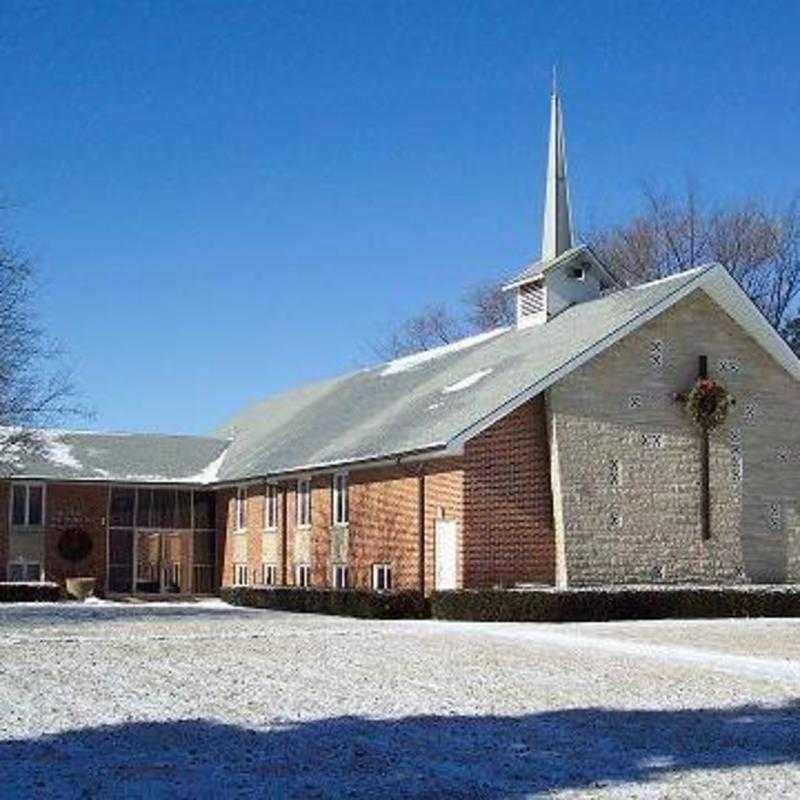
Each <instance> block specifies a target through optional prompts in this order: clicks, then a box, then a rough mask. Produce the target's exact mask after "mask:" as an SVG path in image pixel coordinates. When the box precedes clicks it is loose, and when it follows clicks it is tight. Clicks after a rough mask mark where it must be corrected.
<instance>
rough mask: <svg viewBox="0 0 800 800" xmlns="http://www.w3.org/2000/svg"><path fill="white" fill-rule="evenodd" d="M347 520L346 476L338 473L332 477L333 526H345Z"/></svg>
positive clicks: (348, 511) (348, 513)
mask: <svg viewBox="0 0 800 800" xmlns="http://www.w3.org/2000/svg"><path fill="white" fill-rule="evenodd" d="M349 518H350V509H349V507H348V502H347V474H346V473H344V472H340V473H338V474H336V475H334V476H333V524H334V525H347V522H348V520H349Z"/></svg>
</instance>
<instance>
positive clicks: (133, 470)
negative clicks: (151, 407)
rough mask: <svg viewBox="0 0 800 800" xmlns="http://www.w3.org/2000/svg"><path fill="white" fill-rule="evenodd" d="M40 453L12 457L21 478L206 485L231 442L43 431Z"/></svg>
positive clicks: (13, 467) (13, 470)
mask: <svg viewBox="0 0 800 800" xmlns="http://www.w3.org/2000/svg"><path fill="white" fill-rule="evenodd" d="M36 438H37V440H38V442H39V446H38V448H37V450H38V452H36V453H33V454H31V453H25V455H24V456H23V457H21V458H14V448H13V446H12V447H11V448H10V449H11V452H10V456H11V459H10V463H9V464H8V465H7V468H8V469H9V470H10V472H11V473H12V475H13V476H14V477H17V478H43V479H47V478H58V479H60V480H68V481H72V480H75V481H100V482H108V481H111V482H115V481H120V482H134V483H161V484H163V483H183V484H191V485H203V484H208V483H211V482H213V481H215V480H216V478H217V470H218V468H219V466H220V463H221V460H222V456H223V455H224V453H225V449H226V448H227V446H228V444H229V442H227V441H225V440H224V439H214V438H211V437H205V436H173V435H166V434H156V433H96V432H93V431H61V430H45V431H39V432H38V434H37V437H36Z"/></svg>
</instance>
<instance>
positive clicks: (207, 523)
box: [194, 492, 217, 529]
mask: <svg viewBox="0 0 800 800" xmlns="http://www.w3.org/2000/svg"><path fill="white" fill-rule="evenodd" d="M216 499H217V498H216V493H215V492H195V493H194V527H195V528H206V529H209V528H211V529H213V528H216V527H217V520H216V516H217V513H216Z"/></svg>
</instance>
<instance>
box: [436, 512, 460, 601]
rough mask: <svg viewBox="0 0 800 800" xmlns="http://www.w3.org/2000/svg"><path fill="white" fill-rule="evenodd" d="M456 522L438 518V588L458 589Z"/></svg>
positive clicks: (446, 589)
mask: <svg viewBox="0 0 800 800" xmlns="http://www.w3.org/2000/svg"><path fill="white" fill-rule="evenodd" d="M456 588H457V587H456V522H455V520H452V519H437V520H436V590H437V591H448V590H450V589H456Z"/></svg>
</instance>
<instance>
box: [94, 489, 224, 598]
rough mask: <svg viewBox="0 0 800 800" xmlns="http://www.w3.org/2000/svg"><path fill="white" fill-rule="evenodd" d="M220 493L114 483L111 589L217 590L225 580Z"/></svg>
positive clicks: (131, 591) (157, 591) (150, 592)
mask: <svg viewBox="0 0 800 800" xmlns="http://www.w3.org/2000/svg"><path fill="white" fill-rule="evenodd" d="M214 499H215V498H214V494H213V493H212V492H200V491H192V490H187V489H150V488H141V489H136V488H127V487H124V488H123V487H120V488H116V487H115V488H114V489H112V494H111V508H110V518H109V528H108V583H107V586H108V591H109V592H111V593H115V594H144V595H154V594H212V593H214V592H215V591H216V589H217V588H218V586H219V575H218V569H217V547H216V545H217V536H216V530H215V529H214V523H215V521H216V520H215V508H214Z"/></svg>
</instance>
